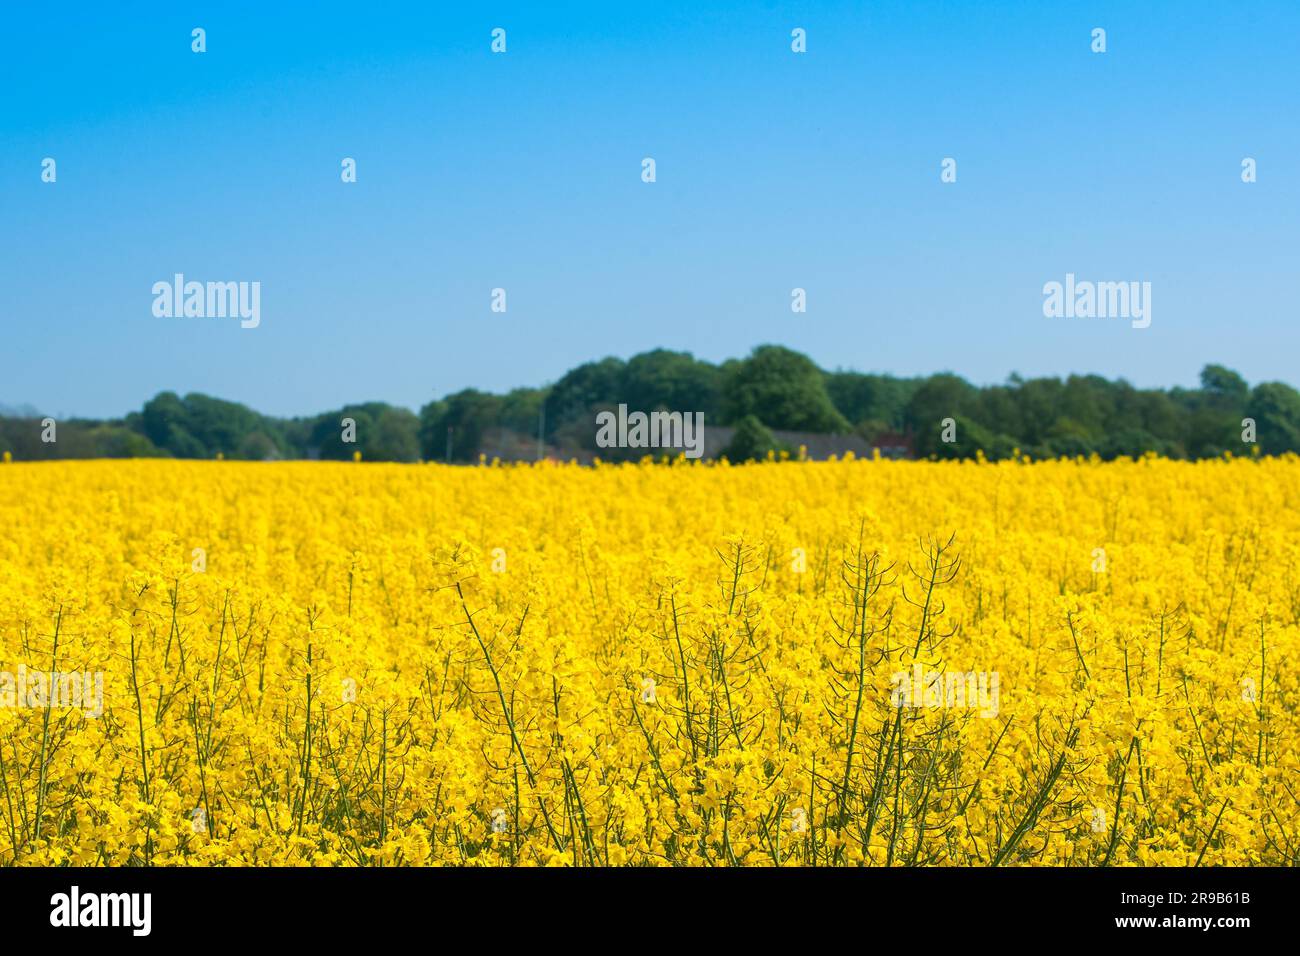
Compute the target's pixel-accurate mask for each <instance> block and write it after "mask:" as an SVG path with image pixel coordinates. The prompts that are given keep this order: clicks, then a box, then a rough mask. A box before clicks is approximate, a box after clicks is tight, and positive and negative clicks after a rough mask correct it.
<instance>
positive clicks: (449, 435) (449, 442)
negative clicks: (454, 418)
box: [447, 425, 451, 465]
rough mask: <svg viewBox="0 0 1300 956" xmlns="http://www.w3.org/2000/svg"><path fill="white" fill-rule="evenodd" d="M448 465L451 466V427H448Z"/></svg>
mask: <svg viewBox="0 0 1300 956" xmlns="http://www.w3.org/2000/svg"><path fill="white" fill-rule="evenodd" d="M447 464H449V465H450V464H451V426H450V425H448V426H447Z"/></svg>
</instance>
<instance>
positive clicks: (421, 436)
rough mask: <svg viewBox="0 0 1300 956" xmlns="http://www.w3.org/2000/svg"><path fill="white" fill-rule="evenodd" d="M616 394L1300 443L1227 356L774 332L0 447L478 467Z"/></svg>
mask: <svg viewBox="0 0 1300 956" xmlns="http://www.w3.org/2000/svg"><path fill="white" fill-rule="evenodd" d="M619 405H626V406H627V407H628V410H629V411H630V412H631V411H643V412H653V411H676V412H684V413H685V412H703V413H704V416H705V423H706V425H730V426H734V427H735V428H736V432H735V434H734V435H733V439H732V446H731V447H730V448H729V449H727V451H728V453H729V456H730V457H733V458H735V457H740V456H743V457H755V458H762V457H764V456H765V455H766V452H767V451H768V450H769V449H779V448H781V447H782V445H781V443H780V442H779V441H778V440H777V439H776V437H775V436H774V435H773V434H772V433H773V431H799V432H821V433H840V434H847V433H850V432H856V433H857V434H858V435H860V436H861V437H863V438H866V439H867V440H869V441H875V440H876V439H877V438H878V437H880V436H883V435H885V434H887V433H901V434H903V435H906V436H908V438H909V439H910V441H911V444H912V447H913V449H914V450H915V452H916V454H917V455H918V456H921V457H930V456H934V457H940V458H968V457H973V456H975V454H976V453H977V452H982V453H983V454H984V455H985V456H987V457H989V458H994V459H997V458H1004V457H1007V456H1009V455H1011V454H1013V453H1014V452H1015V450H1016V449H1019V450H1020V451H1021V452H1022V453H1024V454H1027V455H1030V456H1032V457H1034V458H1046V457H1058V456H1061V455H1068V456H1074V455H1092V454H1097V455H1100V456H1101V457H1102V458H1107V459H1109V458H1115V457H1117V456H1120V455H1130V456H1134V455H1140V454H1143V453H1144V452H1147V451H1155V452H1158V453H1160V454H1163V455H1167V456H1170V457H1174V458H1201V457H1215V456H1219V455H1222V454H1223V453H1224V452H1232V453H1233V454H1237V455H1242V454H1250V453H1251V452H1252V451H1253V450H1255V449H1258V451H1259V452H1260V453H1263V454H1280V453H1283V452H1288V451H1291V452H1300V392H1297V391H1296V390H1295V389H1294V388H1292V387H1291V386H1290V385H1286V384H1284V383H1282V382H1263V383H1260V384H1257V385H1255V386H1254V387H1253V388H1252V387H1251V386H1250V385H1249V384H1248V383H1247V382H1246V381H1245V380H1244V379H1243V378H1242V377H1241V376H1240V375H1239V374H1237V373H1236V372H1234V371H1232V370H1231V369H1228V368H1225V367H1223V366H1222V365H1207V366H1206V367H1205V368H1204V369H1203V370H1202V371H1201V375H1200V383H1199V387H1197V388H1179V387H1175V388H1171V389H1139V388H1135V387H1134V386H1132V385H1130V384H1129V383H1128V382H1125V381H1123V380H1119V381H1111V380H1108V379H1105V378H1102V377H1101V376H1098V375H1071V376H1069V377H1068V378H1065V379H1060V378H1038V379H1022V378H1020V377H1019V376H1017V375H1012V376H1011V377H1010V378H1009V379H1008V380H1007V381H1006V382H1005V383H1003V384H999V385H988V386H982V387H981V386H976V385H973V384H971V383H970V382H967V381H965V380H964V379H962V378H960V377H959V376H957V375H954V374H952V373H950V372H941V373H938V374H934V375H929V376H922V377H915V378H897V377H894V376H891V375H881V374H868V373H863V372H854V371H844V370H836V371H824V370H822V369H819V368H818V367H817V366H816V365H815V364H814V363H813V362H812V360H811V359H809V358H808V357H807V356H805V355H802V354H800V353H798V352H795V351H792V350H790V349H787V348H783V347H781V346H777V345H762V346H759V347H758V348H756V349H754V351H753V352H751V353H750V354H749V355H748V356H747V357H745V358H743V359H730V360H728V361H726V362H723V363H721V364H717V365H715V364H713V363H710V362H706V361H703V360H701V359H697V358H695V357H694V356H692V355H691V354H689V353H687V352H674V351H670V350H667V349H655V350H654V351H650V352H643V353H641V354H640V355H635V356H633V357H632V358H630V359H628V360H626V361H624V360H622V359H618V358H605V359H601V360H599V361H594V362H587V363H584V364H582V365H579V366H578V367H576V368H574V369H572V370H571V371H569V372H567V373H566V374H565V375H563V376H562V377H561V378H560V379H559V380H558V381H557V382H555V383H554V384H553V385H550V386H548V387H544V388H517V389H514V390H513V391H510V392H508V393H506V394H504V395H497V394H492V393H489V392H483V391H479V390H477V389H464V390H462V391H459V392H454V393H452V394H449V395H445V396H444V397H442V398H439V399H436V400H434V401H431V402H429V403H428V404H427V405H425V406H424V407H423V408H421V409H420V412H419V414H418V415H416V414H415V413H413V412H411V411H409V410H407V409H404V408H398V407H395V406H392V405H388V404H385V403H383V402H363V403H359V404H352V405H347V406H345V407H343V408H341V409H339V410H337V411H333V412H325V413H322V414H319V415H314V416H309V417H305V418H275V417H271V416H267V415H262V414H259V413H258V412H255V411H253V410H252V409H250V408H248V407H247V406H244V405H241V404H238V403H236V402H230V401H224V400H222V399H219V398H213V397H211V396H207V395H201V394H197V393H191V394H188V395H185V396H184V397H181V396H178V395H176V394H175V393H173V392H162V393H160V394H158V395H156V396H154V397H153V398H152V399H150V400H149V401H147V402H146V403H145V405H144V407H143V408H142V409H141V410H140V411H138V412H132V413H131V414H129V415H127V416H126V417H125V418H123V419H119V420H113V421H91V420H85V419H68V420H67V421H60V422H58V423H57V428H58V432H57V436H58V437H57V441H56V442H46V441H42V434H43V426H42V421H41V418H40V417H39V416H38V413H36V412H35V410H33V409H31V408H28V407H23V408H21V409H17V410H11V412H10V414H7V415H0V452H4V451H9V452H11V453H12V455H13V457H14V458H15V459H18V460H23V459H38V458H56V457H57V458H122V457H147V456H170V457H176V458H216V457H218V456H221V457H224V458H243V459H255V460H264V459H274V458H327V459H350V458H352V457H353V456H354V454H355V453H356V452H360V453H361V457H362V459H363V460H365V461H415V460H417V459H420V458H424V459H429V460H438V461H442V460H446V459H448V458H450V460H452V461H460V462H465V461H474V460H476V459H477V457H478V455H479V453H480V451H481V449H482V448H483V447H484V444H485V442H486V441H488V440H489V437H490V436H491V435H493V434H497V433H504V434H513V435H516V436H519V437H520V438H521V439H522V440H525V441H528V442H532V441H535V440H536V439H538V438H539V437H540V438H541V439H542V440H543V441H544V442H545V443H546V444H547V445H548V446H549V447H550V448H551V449H554V450H558V451H559V452H561V453H563V452H565V451H567V450H573V449H587V450H591V451H596V450H597V449H595V434H596V428H595V421H596V414H597V413H598V412H600V411H604V410H614V409H616V408H617V407H618V406H619ZM1245 419H1249V420H1250V421H1251V422H1252V423H1253V431H1254V435H1255V438H1256V443H1255V444H1254V445H1250V444H1248V443H1247V442H1245V441H1244V440H1243V432H1244V431H1246V430H1247V429H1246V427H1245V426H1244V425H1243V420H1245ZM949 420H951V421H949ZM348 421H350V422H351V427H350V429H349V426H348V424H347V422H348ZM945 425H948V426H950V427H948V428H947V431H946V432H945ZM946 438H952V440H951V441H948V440H945V439H946ZM349 439H351V440H349ZM599 451H600V453H601V454H602V455H605V454H606V452H605V450H603V449H601V450H599ZM629 454H630V453H629ZM607 457H617V456H616V455H609V456H607Z"/></svg>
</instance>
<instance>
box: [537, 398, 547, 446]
mask: <svg viewBox="0 0 1300 956" xmlns="http://www.w3.org/2000/svg"><path fill="white" fill-rule="evenodd" d="M545 435H546V399H542V405H541V408H539V409H538V412H537V460H538V461H541V460H542V446H543V442H544V436H545Z"/></svg>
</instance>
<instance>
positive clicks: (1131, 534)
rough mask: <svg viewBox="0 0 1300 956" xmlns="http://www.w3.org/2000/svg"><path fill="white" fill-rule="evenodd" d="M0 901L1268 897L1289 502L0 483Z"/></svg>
mask: <svg viewBox="0 0 1300 956" xmlns="http://www.w3.org/2000/svg"><path fill="white" fill-rule="evenodd" d="M0 528H3V529H4V533H3V535H0V670H2V671H3V674H0V791H3V794H2V796H0V864H13V863H17V864H19V865H58V864H65V863H72V864H83V865H93V864H107V865H122V864H138V865H175V864H189V865H206V864H230V865H244V864H275V865H403V864H415V865H427V864H458V865H462V864H463V865H484V866H502V865H537V864H543V865H566V864H577V865H600V866H605V865H614V866H617V865H656V866H662V865H704V866H736V865H742V866H746V865H783V866H784V865H810V864H811V865H842V866H853V865H864V864H865V865H873V866H882V865H907V864H912V865H953V864H957V865H998V866H1005V865H1024V864H1037V865H1111V866H1125V865H1166V864H1188V865H1190V864H1197V863H1199V864H1201V865H1223V864H1229V865H1242V864H1274V865H1276V864H1294V863H1296V862H1297V857H1298V856H1300V806H1298V805H1297V792H1298V789H1300V752H1298V749H1297V748H1298V747H1300V715H1298V714H1297V699H1298V696H1300V686H1298V679H1297V664H1298V663H1300V461H1298V460H1296V459H1295V458H1294V457H1290V458H1284V459H1267V458H1266V459H1261V460H1216V461H1205V462H1200V463H1195V464H1192V463H1184V462H1172V461H1165V460H1159V459H1155V458H1147V459H1143V460H1140V461H1127V460H1122V461H1119V462H1113V463H1105V464H1103V463H1100V462H1085V461H1057V462H1036V463H1029V462H1025V461H1017V462H1002V463H999V464H988V463H982V462H980V463H976V462H971V463H956V462H954V463H936V462H889V461H852V460H849V461H839V462H834V461H832V462H822V463H807V462H788V463H763V464H750V465H745V466H728V465H726V464H719V465H704V464H687V463H683V462H678V463H676V464H674V465H671V466H669V465H665V464H650V463H648V462H647V463H644V464H640V465H622V466H610V465H603V466H598V467H595V468H583V467H578V466H576V465H559V464H550V463H547V464H541V465H535V466H511V467H494V466H486V467H465V468H457V467H448V466H441V465H379V464H364V463H363V464H355V463H319V462H302V463H238V462H223V461H215V462H177V461H124V462H109V461H95V462H66V463H39V464H6V465H0Z"/></svg>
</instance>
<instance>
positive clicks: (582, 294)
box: [0, 0, 1300, 416]
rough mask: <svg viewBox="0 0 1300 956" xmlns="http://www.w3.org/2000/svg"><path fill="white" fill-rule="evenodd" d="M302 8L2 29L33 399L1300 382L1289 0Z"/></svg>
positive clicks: (1298, 138) (61, 15)
mask: <svg viewBox="0 0 1300 956" xmlns="http://www.w3.org/2000/svg"><path fill="white" fill-rule="evenodd" d="M271 6H273V5H270V4H265V3H229V2H223V3H210V4H184V3H124V4H109V5H105V4H99V3H96V4H77V3H69V4H57V5H41V4H24V5H21V6H18V5H10V6H9V7H7V8H6V10H5V12H4V24H3V29H0V280H2V281H0V316H2V321H3V322H4V335H3V342H4V346H3V348H4V354H3V355H0V403H9V404H20V403H30V404H32V405H35V406H36V407H38V408H40V409H41V410H43V411H46V412H51V413H59V414H80V415H94V416H100V415H119V414H122V413H125V412H127V411H129V410H131V409H134V408H138V407H139V406H140V405H141V403H142V402H143V401H145V400H146V399H147V398H149V397H150V396H152V395H153V394H155V393H156V392H158V391H161V390H164V389H171V390H175V391H177V392H181V393H184V392H188V391H201V392H207V393H209V394H213V395H219V396H222V397H226V398H231V399H234V400H238V401H242V402H245V403H247V404H249V405H252V406H253V407H255V408H257V409H259V410H262V411H265V412H270V413H275V414H305V413H309V412H315V411H322V410H325V409H328V408H335V407H338V406H340V405H342V404H343V403H345V402H348V401H357V400H370V399H379V400H386V401H391V402H394V403H397V404H402V405H406V406H409V407H412V408H418V407H419V405H421V404H422V403H424V402H426V401H428V400H429V399H431V398H433V397H435V396H438V395H441V394H444V393H446V392H449V391H453V390H455V389H459V388H462V387H466V386H476V387H481V388H487V389H492V390H501V389H505V388H508V387H511V386H513V385H521V384H528V385H540V384H543V383H545V382H548V381H553V380H554V379H556V378H557V377H559V376H560V375H561V374H563V372H564V371H565V370H567V369H568V368H570V367H572V366H574V365H576V364H578V363H580V362H582V361H586V360H589V359H594V358H599V357H602V356H605V355H619V356H623V357H627V356H629V355H632V354H635V353H636V352H639V351H643V350H645V349H649V348H654V347H659V346H663V347H668V348H673V349H682V350H687V351H691V352H693V353H695V354H696V355H698V356H701V357H703V358H707V359H710V360H715V361H716V360H721V359H723V358H727V357H731V356H738V355H743V354H745V353H746V352H748V351H749V350H750V349H751V348H752V347H753V346H754V345H756V344H759V343H762V342H779V343H782V344H785V345H789V346H791V347H793V348H796V349H799V350H801V351H804V352H807V353H808V354H809V355H810V356H812V358H813V359H814V360H816V361H817V362H818V363H819V364H821V365H822V366H824V367H827V368H834V367H846V368H856V369H859V370H863V371H888V372H893V373H896V374H916V373H928V372H932V371H939V370H945V369H949V370H952V371H955V372H957V373H959V374H962V375H964V376H966V377H967V378H969V379H971V380H972V381H975V382H995V381H1002V380H1004V379H1005V378H1006V376H1007V375H1008V374H1009V373H1011V372H1013V371H1016V372H1019V373H1021V374H1022V375H1026V376H1028V375H1041V374H1059V375H1064V374H1068V373H1070V372H1099V373H1102V374H1105V375H1108V376H1123V377H1125V378H1128V379H1129V380H1130V381H1133V382H1135V383H1137V384H1141V385H1170V384H1191V383H1193V382H1194V381H1195V379H1196V375H1197V373H1198V371H1199V369H1200V368H1201V366H1202V365H1204V364H1205V363H1206V362H1211V361H1216V362H1222V363H1224V364H1227V365H1229V366H1231V367H1234V368H1236V369H1238V370H1239V371H1240V372H1242V374H1244V375H1245V376H1246V377H1247V379H1248V380H1250V381H1252V382H1254V381H1259V380H1266V379H1282V380H1286V381H1291V382H1293V383H1295V382H1297V381H1300V375H1298V374H1297V373H1296V371H1295V359H1296V356H1297V355H1300V314H1298V313H1300V305H1298V302H1300V299H1298V297H1297V294H1296V287H1295V282H1296V279H1297V277H1298V276H1300V256H1298V255H1297V253H1298V251H1300V235H1298V231H1297V227H1298V226H1300V186H1298V185H1297V183H1298V182H1300V123H1297V117H1300V66H1298V64H1300V4H1297V3H1295V2H1294V0H1285V2H1283V0H1278V2H1270V0H1263V2H1257V3H1249V4H1231V5H1230V4H1222V3H1208V2H1206V3H1201V2H1181V3H1164V2H1156V3H1143V4H1134V3H1068V4H1067V3H1042V2H1002V3H997V4H990V3H983V2H965V3H961V2H950V3H922V2H916V3H909V2H872V3H863V2H855V3H776V2H761V0H759V2H751V3H708V4H700V3H689V2H683V3H653V4H650V3H647V4H631V3H628V4H609V5H605V4H593V3H567V4H564V3H561V4H554V5H553V4H546V5H542V4H537V3H519V4H473V3H465V4H440V3H428V2H425V3H418V4H417V3H409V4H397V3H392V4H390V3H383V2H373V3H364V4H352V3H346V4H345V3H333V2H320V3H314V4H310V5H306V4H301V5H293V6H294V7H295V9H296V11H297V12H293V13H288V12H285V11H283V10H273V9H269V8H270V7H271ZM274 6H280V5H274ZM284 6H288V5H284ZM543 6H545V9H542V7H543ZM194 27H203V28H204V29H205V30H206V31H207V46H208V49H207V52H206V53H203V54H195V53H193V52H191V49H190V43H191V38H190V31H191V29H192V28H194ZM495 27H502V28H504V29H505V30H506V31H507V53H505V54H504V55H494V54H493V53H492V52H491V51H490V42H491V31H492V29H493V28H495ZM795 27H802V28H804V29H805V30H806V31H807V37H808V40H807V42H808V52H807V53H806V54H804V55H796V54H794V53H792V52H791V50H790V31H791V30H792V29H793V28H795ZM1094 27H1103V28H1105V29H1106V31H1107V52H1106V53H1104V54H1094V53H1092V52H1091V50H1090V32H1091V30H1092V29H1093V28H1094ZM47 156H48V157H53V158H55V160H56V162H57V164H58V166H57V170H58V180H57V182H56V183H54V184H48V183H42V182H41V178H40V173H41V161H42V159H43V158H44V157H47ZM646 156H650V157H653V158H654V159H655V161H656V164H657V182H655V183H653V184H646V183H643V182H642V181H641V177H640V173H641V160H642V158H643V157H646ZM1247 156H1249V157H1253V158H1255V159H1256V160H1257V162H1258V177H1259V181H1258V182H1256V183H1254V184H1249V185H1247V184H1243V183H1242V182H1241V178H1240V168H1241V161H1242V159H1243V157H1247ZM343 157H354V158H355V159H356V160H357V170H358V182H356V183H355V184H344V183H342V182H341V181H340V176H339V173H340V161H341V159H342V158H343ZM945 157H953V158H955V159H956V160H957V163H958V181H957V182H956V183H954V184H944V183H941V182H940V177H939V173H940V163H941V161H942V160H943V158H945ZM176 272H182V273H184V274H185V275H186V277H187V278H189V279H198V280H203V281H205V280H214V281H217V280H220V281H226V280H245V281H259V282H261V284H262V301H261V310H262V318H261V325H260V326H259V327H258V328H256V329H241V328H240V327H239V324H238V322H237V321H231V320H222V319H180V318H172V319H167V318H157V317H155V316H154V315H153V312H152V302H153V298H152V293H151V291H150V290H151V287H152V285H153V283H155V282H157V281H160V280H170V278H171V276H172V275H173V274H174V273H176ZM1067 272H1073V273H1075V274H1077V275H1078V276H1079V277H1080V278H1084V279H1095V280H1140V281H1150V282H1151V283H1152V323H1151V327H1150V328H1147V329H1142V330H1135V329H1132V328H1130V327H1129V324H1128V323H1127V322H1125V321H1122V320H1111V321H1106V320H1091V321H1089V320H1082V319H1049V318H1045V317H1044V316H1043V313H1042V302H1043V295H1042V287H1043V284H1044V283H1045V282H1048V281H1052V280H1057V281H1060V280H1063V279H1064V277H1065V274H1066V273H1067ZM495 287H502V288H505V289H506V290H507V297H508V298H507V301H508V311H507V312H506V313H505V314H498V313H493V312H492V311H491V310H490V307H489V306H490V294H491V290H492V289H493V288H495ZM795 287H802V288H805V289H806V290H807V296H808V311H807V312H806V313H804V314H795V313H792V312H791V310H790V290H791V289H792V288H795Z"/></svg>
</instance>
